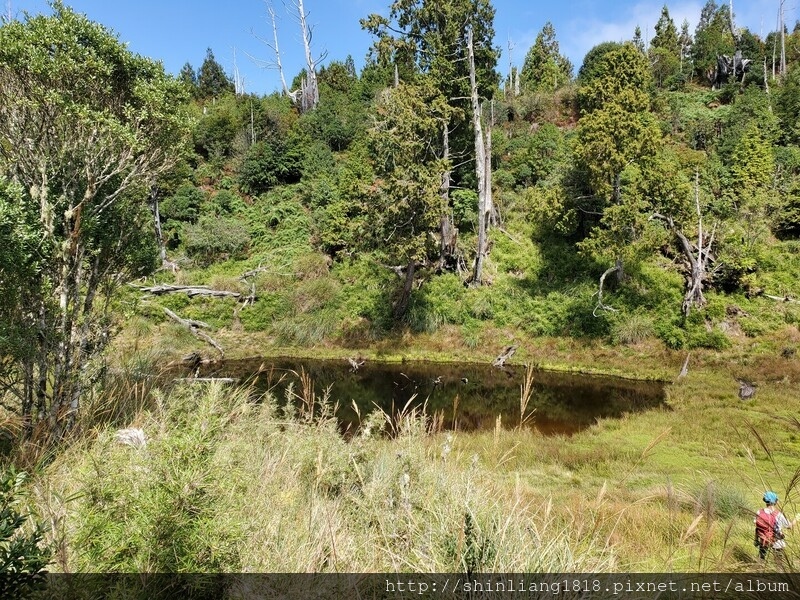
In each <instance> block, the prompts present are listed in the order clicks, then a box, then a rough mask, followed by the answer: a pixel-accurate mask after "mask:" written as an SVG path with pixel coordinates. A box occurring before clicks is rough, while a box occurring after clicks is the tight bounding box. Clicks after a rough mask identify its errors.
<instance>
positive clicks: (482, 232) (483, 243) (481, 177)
mask: <svg viewBox="0 0 800 600" xmlns="http://www.w3.org/2000/svg"><path fill="white" fill-rule="evenodd" d="M467 50H468V52H469V85H470V92H471V94H470V98H471V101H472V126H473V129H474V131H475V175H476V178H477V180H478V247H477V250H476V254H475V268H474V270H473V273H472V285H475V286H477V285H480V284H481V278H482V276H483V260H484V257H485V255H486V247H487V245H488V237H487V233H488V232H487V228H488V225H489V216H490V214H491V196H490V197H489V198H488V199H487V196H486V140H485V138H484V134H483V125H482V124H481V106H480V104H479V102H478V84H477V82H476V78H475V49H474V47H473V38H472V29H471V28H470V29H469V30H468V31H467ZM487 200H488V202H487Z"/></svg>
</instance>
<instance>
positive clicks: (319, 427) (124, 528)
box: [35, 385, 617, 572]
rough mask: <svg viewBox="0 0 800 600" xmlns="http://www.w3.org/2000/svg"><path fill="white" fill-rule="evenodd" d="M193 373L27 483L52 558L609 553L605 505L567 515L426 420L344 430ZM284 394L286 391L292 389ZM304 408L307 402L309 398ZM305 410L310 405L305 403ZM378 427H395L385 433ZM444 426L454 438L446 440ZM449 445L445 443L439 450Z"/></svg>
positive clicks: (218, 567) (530, 562)
mask: <svg viewBox="0 0 800 600" xmlns="http://www.w3.org/2000/svg"><path fill="white" fill-rule="evenodd" d="M303 387H304V389H303V390H301V391H300V392H299V394H298V395H299V396H300V397H302V398H303V402H302V403H301V404H302V406H303V407H304V408H303V410H301V411H297V410H295V409H288V408H287V406H288V405H289V404H291V406H295V403H294V402H289V401H290V400H292V399H291V398H289V399H287V400H285V401H283V400H282V401H278V400H276V399H275V398H273V397H266V398H253V397H251V395H250V393H249V391H248V390H233V389H230V388H226V387H223V386H220V385H211V386H201V385H192V386H188V387H185V388H182V389H179V390H175V391H174V392H173V393H171V394H170V395H169V396H164V395H162V394H160V393H156V394H155V396H156V397H155V400H154V402H153V405H152V406H151V407H150V408H149V409H148V410H144V411H142V412H140V413H139V414H138V415H137V416H136V417H135V418H134V419H133V421H135V423H136V424H137V425H138V426H140V427H141V428H142V429H143V431H144V432H145V435H146V437H147V440H148V441H147V445H146V446H145V447H144V448H134V447H130V446H125V445H121V444H119V443H118V442H117V441H116V439H115V430H114V428H113V427H108V428H106V429H104V430H102V431H100V432H99V433H98V434H97V436H96V437H94V438H92V439H89V438H86V439H85V440H84V441H83V442H80V443H77V444H75V445H74V446H72V447H71V448H69V449H68V450H67V451H66V452H65V453H63V454H62V455H60V456H59V457H58V458H57V459H56V460H55V462H54V463H53V464H51V465H50V466H49V467H48V468H47V470H46V471H44V473H43V474H42V475H41V476H39V478H38V480H37V481H36V485H35V490H36V494H37V498H38V502H39V507H40V510H41V512H42V513H43V514H45V515H47V517H48V521H49V522H50V524H51V527H50V529H51V534H50V535H51V538H52V540H53V541H54V542H55V543H56V544H57V546H58V553H57V556H58V568H60V569H63V570H80V571H83V570H92V571H111V570H115V571H133V572H138V571H154V570H160V571H254V572H305V571H341V572H363V571H409V572H416V571H420V572H449V571H460V572H478V571H493V572H501V571H507V572H524V571H558V572H593V571H610V570H613V569H614V568H615V567H616V566H617V562H616V556H615V552H614V546H613V543H612V540H611V539H610V538H609V537H608V536H607V535H605V534H604V533H603V532H604V531H606V530H607V527H605V526H604V525H602V524H601V523H598V521H597V519H598V518H601V519H602V518H605V517H604V516H602V515H601V513H599V512H596V513H592V512H591V511H588V512H587V511H583V512H581V513H580V514H577V513H576V514H574V515H570V514H569V513H568V512H565V511H564V510H561V508H559V507H558V506H557V505H556V504H555V503H554V502H552V501H551V502H541V501H540V500H541V499H540V498H538V497H537V496H536V495H535V494H532V493H531V487H530V484H529V483H523V482H521V481H517V482H516V483H515V484H514V485H508V484H507V483H506V482H504V481H503V480H502V479H498V478H497V477H495V473H494V465H492V464H490V463H487V462H486V461H485V460H484V459H482V458H481V457H480V456H465V455H463V453H461V452H459V451H458V450H457V447H458V439H457V436H458V434H455V435H454V434H452V433H451V434H435V433H431V431H433V430H435V429H437V427H438V426H437V425H436V424H435V423H434V422H433V420H432V418H431V417H430V416H429V415H426V414H424V412H420V411H412V410H407V411H405V412H404V413H401V415H400V416H399V417H398V416H395V417H391V416H388V415H383V414H381V413H373V414H371V415H369V416H367V417H366V418H365V420H364V422H363V423H362V427H361V428H360V430H359V432H358V433H357V434H356V435H354V436H353V437H352V438H351V439H349V440H346V439H345V438H343V437H342V435H341V434H340V432H339V430H338V425H337V422H336V421H335V419H334V418H333V416H332V411H331V410H329V409H326V408H325V407H326V406H328V402H327V400H326V399H325V397H324V395H323V396H322V397H318V396H314V397H313V401H312V399H311V398H309V394H312V395H313V387H312V386H310V385H306V386H303ZM289 393H290V394H294V393H295V392H293V391H290V392H289ZM309 406H311V407H313V408H312V409H311V411H310V410H309V408H308V407H309ZM310 412H311V413H312V414H313V416H309V413H310ZM387 431H389V432H390V433H391V435H386V433H387ZM454 438H455V439H454ZM448 445H450V446H451V448H453V447H455V450H453V451H452V452H450V451H449V450H447V451H445V446H448Z"/></svg>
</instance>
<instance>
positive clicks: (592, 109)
mask: <svg viewBox="0 0 800 600" xmlns="http://www.w3.org/2000/svg"><path fill="white" fill-rule="evenodd" d="M584 64H585V63H584ZM592 73H593V78H592V79H591V80H589V81H588V82H587V83H585V84H584V85H583V86H582V87H581V89H580V90H579V101H580V105H581V107H582V111H583V114H582V116H581V119H580V121H579V122H578V142H577V145H576V149H575V154H576V157H577V159H578V161H579V163H580V164H581V165H583V166H584V167H585V169H586V172H587V179H588V181H587V184H588V188H589V190H590V192H591V196H592V197H593V202H592V206H591V209H590V211H591V212H595V213H600V214H602V218H601V222H600V226H599V227H595V228H594V229H593V230H592V232H591V235H590V238H589V240H587V241H585V242H584V244H583V249H584V251H585V252H587V253H588V254H590V255H593V256H595V258H598V259H600V260H608V258H609V256H608V254H609V253H610V254H612V255H614V256H613V259H614V266H613V267H611V268H610V269H609V270H608V271H606V273H605V274H604V275H603V277H602V278H601V280H600V281H601V284H600V293H599V296H598V298H599V304H598V305H599V306H603V301H602V288H603V281H604V279H605V276H606V275H607V274H609V273H610V272H614V271H616V273H617V278H618V279H620V278H621V277H622V274H623V263H624V262H625V261H626V260H629V259H630V258H631V255H630V251H629V250H630V248H629V247H631V241H632V240H631V239H629V238H630V235H629V233H631V232H633V235H634V237H637V236H638V235H639V234H638V233H636V232H637V228H636V227H634V226H633V219H634V216H635V215H636V214H639V213H640V212H641V210H640V208H639V206H638V205H639V203H640V202H641V199H640V198H636V197H633V198H628V197H625V196H624V195H623V194H622V178H623V173H624V172H625V171H626V170H627V169H629V168H634V167H636V166H637V165H639V164H642V163H643V162H644V161H646V160H647V159H648V158H650V157H652V156H653V155H654V154H655V152H656V149H657V148H658V145H659V144H660V142H661V139H660V138H661V132H660V130H659V128H658V126H657V123H656V120H655V118H654V117H653V115H652V114H651V113H650V110H649V108H650V97H649V94H648V90H649V88H650V86H651V81H652V80H651V75H650V69H649V64H648V61H647V57H646V56H644V55H643V54H642V53H641V52H639V51H638V50H637V49H636V47H635V46H634V45H633V44H632V43H626V44H623V45H622V46H619V47H617V48H616V49H610V50H609V51H607V52H604V53H602V54H601V55H600V57H599V58H598V59H596V61H595V62H594V64H593V66H592ZM584 210H585V209H584Z"/></svg>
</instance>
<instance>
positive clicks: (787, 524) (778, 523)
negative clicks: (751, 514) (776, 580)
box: [754, 492, 797, 567]
mask: <svg viewBox="0 0 800 600" xmlns="http://www.w3.org/2000/svg"><path fill="white" fill-rule="evenodd" d="M764 504H766V506H765V507H764V508H762V509H759V511H758V512H757V513H756V518H755V524H756V538H755V542H754V543H755V546H757V547H758V556H759V558H760V559H761V560H765V559H766V558H767V552H769V550H770V548H771V549H772V551H773V552H774V554H775V563H776V564H777V565H778V566H779V567H780V566H781V565H782V564H783V550H784V548H786V541H785V540H784V536H785V531H786V530H787V529H791V528H792V527H793V526H794V524H795V523H796V522H797V519H795V520H794V521H789V519H787V518H786V515H784V514H783V513H782V512H781V511H780V510H779V509H778V507H777V504H778V494H776V493H775V492H766V493H765V494H764Z"/></svg>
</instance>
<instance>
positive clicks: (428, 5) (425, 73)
mask: <svg viewBox="0 0 800 600" xmlns="http://www.w3.org/2000/svg"><path fill="white" fill-rule="evenodd" d="M494 14H495V11H494V8H493V7H492V5H491V3H490V1H489V0H445V1H442V0H395V2H393V3H392V5H391V9H390V14H389V17H388V18H387V17H383V16H381V15H377V14H372V15H370V16H369V17H367V18H366V19H364V20H362V22H361V24H362V27H364V28H365V29H367V30H368V31H369V32H370V33H372V34H373V35H374V36H376V38H377V39H376V41H375V43H374V45H373V48H372V54H373V56H374V57H375V59H376V61H377V62H378V63H379V64H381V65H393V66H395V67H396V68H397V72H398V73H399V75H400V76H401V77H402V79H403V80H404V81H406V82H409V83H419V84H421V85H426V86H427V85H432V86H433V88H434V89H436V90H438V92H439V94H440V95H441V96H442V97H443V98H444V100H445V102H446V103H447V105H448V106H449V107H450V111H449V114H448V117H447V120H446V121H445V122H443V123H442V127H441V130H440V132H439V138H438V141H437V142H436V144H435V148H436V149H437V152H438V154H439V156H440V157H442V158H443V159H444V162H443V163H442V164H447V165H450V164H452V163H456V164H459V165H460V166H459V168H458V169H457V170H456V172H455V173H453V172H451V171H450V170H448V171H447V172H445V173H442V174H440V180H441V182H442V190H441V194H442V197H443V199H444V201H443V202H442V214H441V215H440V242H441V244H440V250H441V256H440V259H441V263H442V264H443V265H455V264H457V263H458V259H455V258H454V254H455V252H456V249H455V246H456V241H455V231H454V228H453V226H452V221H451V206H450V201H449V194H450V188H451V187H455V186H462V187H466V186H473V185H476V179H478V177H477V176H476V174H475V173H473V172H471V171H473V169H475V168H476V166H477V165H478V161H477V160H474V161H470V160H469V157H474V156H476V153H477V146H476V143H475V140H476V136H475V133H474V132H475V129H474V128H473V126H471V125H472V124H470V123H469V120H468V117H469V116H470V115H473V116H474V114H475V113H474V112H473V106H472V89H471V83H470V82H471V75H470V64H472V65H474V71H475V72H474V81H475V87H476V90H477V95H478V97H479V98H488V99H490V98H492V96H493V93H494V91H495V89H496V88H497V85H498V83H499V76H498V74H497V71H496V65H497V59H498V56H499V49H497V48H495V47H494V46H493V43H494ZM469 36H471V41H472V43H471V44H469V43H468V39H470V38H469ZM470 45H471V46H472V56H473V60H470V59H469V55H470V51H469V49H468V48H469V46H470ZM473 120H474V118H473ZM451 159H454V160H451Z"/></svg>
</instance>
